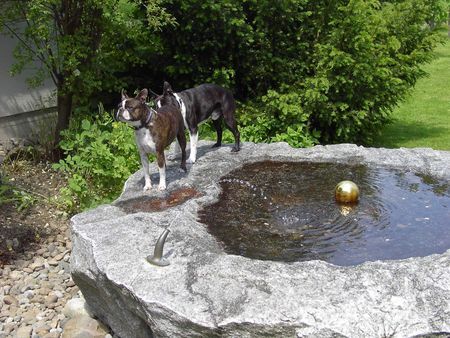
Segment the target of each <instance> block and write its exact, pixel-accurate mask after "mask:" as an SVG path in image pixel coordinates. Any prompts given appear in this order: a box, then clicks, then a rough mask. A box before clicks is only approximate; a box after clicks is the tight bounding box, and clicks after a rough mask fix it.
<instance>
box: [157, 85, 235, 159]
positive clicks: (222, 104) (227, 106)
mask: <svg viewBox="0 0 450 338" xmlns="http://www.w3.org/2000/svg"><path fill="white" fill-rule="evenodd" d="M155 96H156V98H155V103H156V106H157V107H163V106H165V105H168V104H172V105H177V106H179V107H180V110H181V114H182V115H183V120H184V125H185V127H186V128H187V129H188V131H189V136H190V138H189V142H190V149H191V151H190V154H189V159H188V163H194V162H195V160H196V158H197V141H198V126H199V124H200V123H201V122H203V121H205V120H206V119H207V118H208V117H211V118H212V121H213V125H214V128H215V129H216V133H217V142H216V143H215V144H214V146H213V147H220V146H221V145H222V118H223V119H224V120H225V124H226V126H227V127H228V128H229V129H230V130H231V132H232V133H233V135H234V141H235V144H234V147H233V148H232V150H231V151H233V152H236V151H239V149H240V134H239V131H238V129H237V123H236V119H235V117H234V111H235V110H236V103H235V101H234V98H233V94H231V92H230V91H229V90H227V89H225V88H222V87H220V86H218V85H215V84H202V85H199V86H197V87H195V88H191V89H187V90H184V91H182V92H179V93H174V92H173V90H172V87H171V86H170V84H169V83H168V82H164V89H163V94H162V95H160V96H157V95H155Z"/></svg>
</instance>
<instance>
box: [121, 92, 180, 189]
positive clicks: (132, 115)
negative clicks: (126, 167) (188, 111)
mask: <svg viewBox="0 0 450 338" xmlns="http://www.w3.org/2000/svg"><path fill="white" fill-rule="evenodd" d="M147 96H148V90H147V89H143V90H141V92H140V93H139V94H138V95H137V96H136V97H134V98H130V97H128V96H127V95H126V93H125V92H124V91H123V90H122V102H121V103H120V104H119V106H118V110H117V112H116V114H115V118H116V120H118V121H121V122H126V123H128V124H129V125H130V126H131V127H133V128H134V130H135V137H136V144H137V147H138V150H139V155H140V157H141V163H142V167H143V168H144V178H145V185H144V191H145V190H149V189H150V188H151V187H152V182H151V180H150V173H149V163H148V157H147V156H148V154H149V153H156V157H157V161H158V169H159V187H158V189H159V190H164V189H166V160H165V157H164V149H165V148H166V147H168V146H169V145H170V144H171V143H172V142H173V141H174V140H175V138H177V140H178V143H179V145H180V147H181V169H183V170H184V171H185V172H186V136H185V134H184V125H183V124H184V122H183V117H182V116H181V112H180V109H179V107H178V104H177V103H175V105H172V104H169V105H166V106H163V107H160V108H158V109H157V110H153V109H152V108H150V107H148V106H147V104H146V99H147Z"/></svg>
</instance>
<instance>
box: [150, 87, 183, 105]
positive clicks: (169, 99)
mask: <svg viewBox="0 0 450 338" xmlns="http://www.w3.org/2000/svg"><path fill="white" fill-rule="evenodd" d="M155 103H156V107H158V108H161V107H162V106H167V105H173V106H175V107H179V103H178V101H177V99H176V97H175V95H174V94H173V90H172V87H171V86H170V84H169V83H168V82H164V89H163V94H162V95H159V96H157V97H156V98H155Z"/></svg>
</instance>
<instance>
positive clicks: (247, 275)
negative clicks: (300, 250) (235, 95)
mask: <svg viewBox="0 0 450 338" xmlns="http://www.w3.org/2000/svg"><path fill="white" fill-rule="evenodd" d="M210 146H211V143H208V142H200V148H199V156H198V157H199V158H198V161H197V162H196V163H195V164H194V165H193V166H191V167H190V168H189V170H188V174H184V173H179V172H178V170H177V163H176V162H169V165H168V170H167V183H168V187H167V191H165V192H158V191H156V190H155V191H151V192H150V193H149V192H146V193H144V192H142V186H143V174H142V171H138V172H137V173H135V174H134V175H132V176H131V177H130V178H129V179H128V181H127V182H126V184H125V187H124V190H123V193H122V195H121V196H120V197H119V199H118V200H117V201H115V202H114V203H112V204H110V205H103V206H100V207H98V208H96V209H94V210H90V211H87V212H84V213H81V214H78V215H76V216H74V217H73V218H72V235H73V236H72V237H73V251H72V256H71V269H72V276H73V279H74V281H75V282H76V284H77V285H78V287H79V288H80V290H81V291H82V293H83V295H84V297H85V299H86V301H87V303H88V306H89V308H90V309H91V311H92V313H93V314H94V315H95V316H97V317H98V318H99V319H100V320H102V321H103V322H104V323H105V324H107V325H109V326H110V327H111V329H112V330H113V331H114V332H115V333H116V334H117V335H119V336H120V337H127V338H128V337H140V338H143V337H414V336H420V337H422V336H427V335H428V336H430V337H431V336H441V335H442V336H448V334H449V332H450V250H447V251H444V252H441V253H436V254H432V255H428V256H425V257H410V258H407V259H397V260H378V261H367V262H364V263H362V264H358V265H354V266H338V265H333V264H330V263H327V262H324V261H322V260H310V261H298V262H282V261H272V260H258V259H251V258H248V257H243V256H239V255H234V254H227V253H226V252H225V251H224V249H223V245H222V243H221V242H220V241H219V240H217V239H216V238H215V237H213V236H212V235H211V234H210V232H208V230H207V228H206V226H205V225H204V224H202V223H200V222H199V220H198V211H199V210H200V209H201V208H202V207H203V206H205V205H208V204H211V203H213V202H215V201H217V199H218V196H219V194H220V192H221V188H220V184H219V180H220V178H221V177H223V176H224V175H226V174H228V173H229V172H230V171H231V170H233V169H235V168H238V167H241V166H242V165H243V164H244V163H250V162H256V161H263V160H276V161H294V162H301V161H312V162H336V163H344V162H345V163H348V162H349V161H350V162H353V163H363V164H366V165H369V166H382V167H383V166H384V167H392V168H396V169H399V170H404V171H420V172H424V173H427V174H429V175H432V176H434V177H438V178H439V179H442V180H443V181H445V182H447V183H448V182H450V153H449V152H443V151H433V150H431V149H395V150H388V149H373V148H364V147H358V146H356V145H350V144H341V145H330V146H316V147H312V148H307V149H293V148H291V147H289V146H288V145H287V144H285V143H275V144H253V143H244V144H243V146H242V150H241V151H240V152H239V153H231V152H230V148H229V147H222V148H219V149H210ZM151 172H154V173H155V174H154V175H153V176H152V180H153V181H156V180H157V168H156V167H155V166H154V165H153V166H152V167H151ZM149 197H155V199H154V200H152V201H150V200H146V199H148V198H149ZM145 201H147V202H148V203H146V202H145ZM230 212H232V210H230ZM236 217H239V215H238V214H237V215H236ZM448 225H449V227H450V219H449V222H448ZM167 227H168V229H169V230H170V234H169V235H168V237H167V241H166V243H165V246H164V259H165V260H167V261H168V262H169V263H170V265H168V266H166V267H157V266H154V265H151V264H149V263H148V261H147V260H146V257H147V256H148V255H150V254H152V253H153V248H154V245H155V243H156V241H157V239H158V237H159V236H160V234H161V233H162V232H163V230H164V229H165V228H167Z"/></svg>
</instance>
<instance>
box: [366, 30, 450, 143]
mask: <svg viewBox="0 0 450 338" xmlns="http://www.w3.org/2000/svg"><path fill="white" fill-rule="evenodd" d="M445 34H447V32H446V31H445ZM435 55H436V58H435V59H434V60H433V61H432V62H431V63H429V64H427V65H425V66H424V70H425V71H426V72H427V73H428V74H429V75H428V76H427V77H425V78H422V79H420V80H419V81H418V82H417V83H416V86H415V88H414V89H413V91H412V93H411V95H410V96H409V97H408V98H407V99H406V100H405V101H404V102H402V103H401V104H399V106H398V107H397V109H395V110H394V111H393V112H392V117H393V119H394V122H393V123H392V124H390V125H388V126H386V127H385V128H384V129H383V130H382V132H381V135H380V136H379V137H377V138H376V140H375V142H374V146H377V147H386V148H398V147H405V148H413V147H427V148H433V149H438V150H450V41H449V40H448V39H447V41H446V43H445V44H444V45H440V46H438V48H436V51H435Z"/></svg>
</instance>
